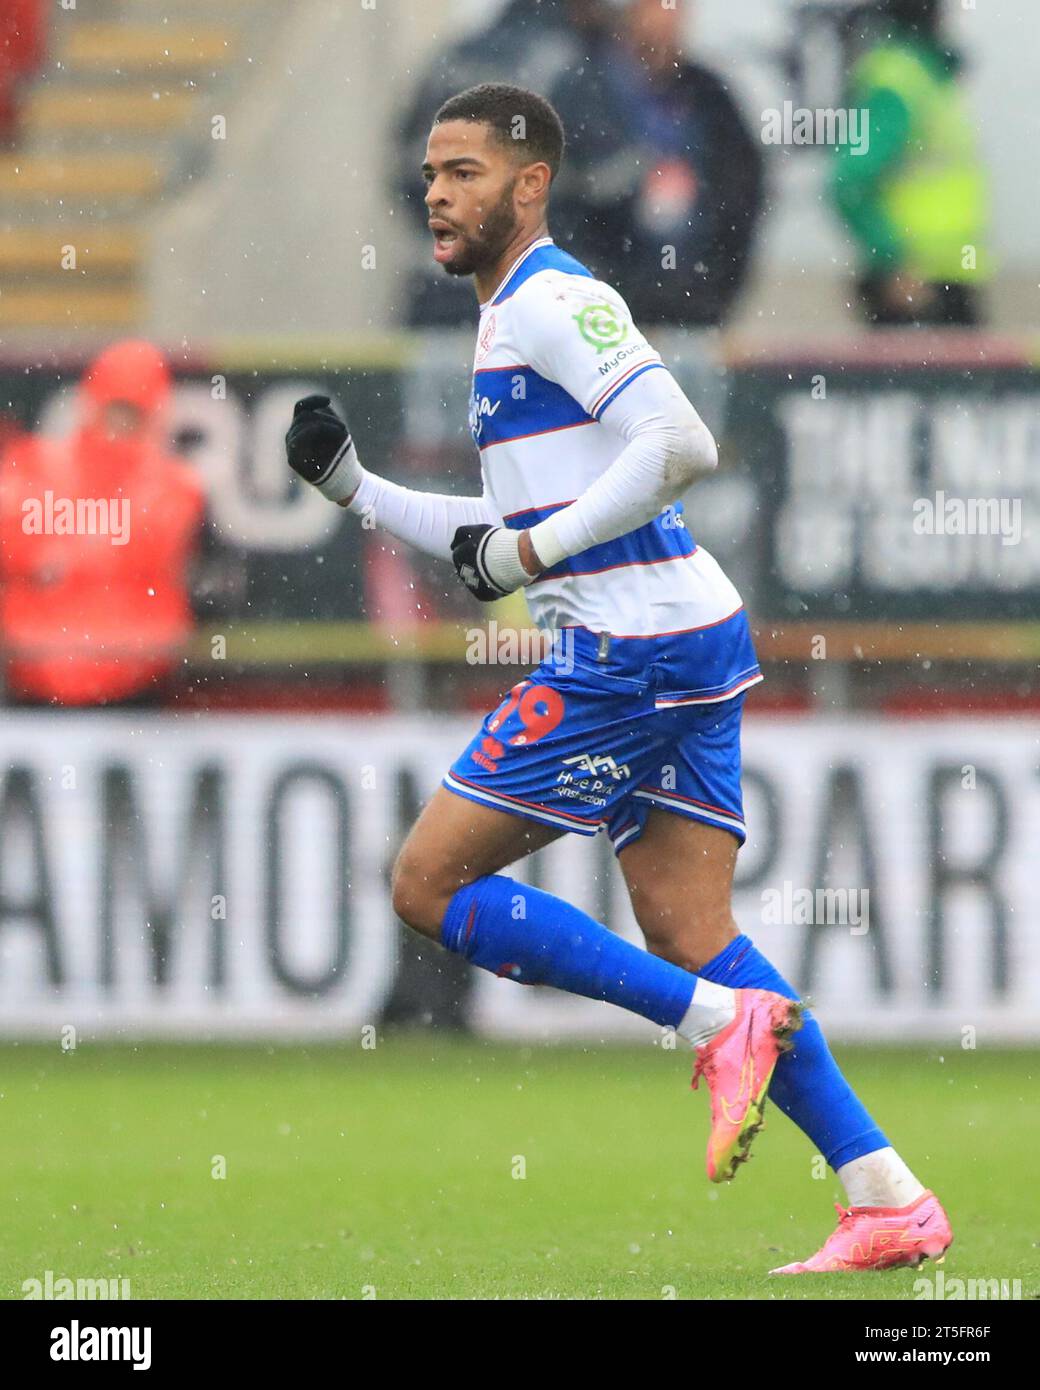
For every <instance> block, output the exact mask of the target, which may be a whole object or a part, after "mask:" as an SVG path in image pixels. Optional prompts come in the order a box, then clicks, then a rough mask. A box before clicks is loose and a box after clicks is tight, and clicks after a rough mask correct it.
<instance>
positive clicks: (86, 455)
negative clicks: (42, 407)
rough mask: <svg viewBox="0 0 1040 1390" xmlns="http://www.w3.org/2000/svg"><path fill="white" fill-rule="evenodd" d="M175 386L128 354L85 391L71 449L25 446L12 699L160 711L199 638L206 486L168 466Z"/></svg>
mask: <svg viewBox="0 0 1040 1390" xmlns="http://www.w3.org/2000/svg"><path fill="white" fill-rule="evenodd" d="M170 393H171V382H170V374H169V370H168V368H167V365H166V362H165V360H164V358H163V356H162V354H161V353H160V352H159V351H158V349H157V348H155V347H153V346H152V345H151V344H150V343H146V342H141V341H135V340H129V341H125V342H120V343H115V344H113V345H112V346H111V347H108V348H106V349H105V351H104V352H102V353H101V355H100V356H99V357H98V358H97V359H96V360H95V361H94V362H93V363H92V365H91V366H90V368H89V369H88V371H87V373H86V375H85V376H84V379H83V381H82V383H81V386H80V406H81V414H80V419H79V424H78V427H77V428H76V429H75V431H74V432H73V433H72V434H71V435H70V436H69V437H68V438H66V439H60V440H49V439H43V438H40V437H38V436H35V435H31V434H25V435H23V436H21V438H19V439H16V440H15V441H14V443H13V444H11V445H10V446H9V447H8V449H7V452H6V455H5V457H4V460H3V465H2V467H0V571H2V588H0V635H2V640H3V645H4V653H3V655H4V663H5V667H6V678H7V686H8V693H9V697H11V698H13V699H14V700H15V701H16V702H21V703H32V704H43V703H51V704H60V705H79V706H84V705H107V704H112V703H131V704H148V703H156V702H157V700H158V699H159V698H160V697H161V694H162V689H163V679H164V677H166V676H167V675H168V674H169V672H170V671H171V670H172V668H173V667H174V665H175V664H176V663H177V661H178V659H179V657H180V655H181V652H182V648H183V646H184V644H185V642H186V641H187V639H188V637H189V636H190V634H191V631H192V628H193V617H192V610H191V603H190V596H189V582H188V572H189V566H190V562H191V559H192V556H193V553H194V550H195V547H196V544H197V542H198V538H199V532H200V527H201V524H202V519H203V510H204V496H203V489H202V486H201V484H200V482H199V480H198V478H197V477H196V475H195V474H194V473H193V472H192V470H191V468H190V467H189V466H188V465H187V464H186V463H184V462H182V461H181V460H179V459H177V458H176V457H174V456H172V455H171V454H169V453H168V452H167V444H166V421H167V410H168V406H169V401H170Z"/></svg>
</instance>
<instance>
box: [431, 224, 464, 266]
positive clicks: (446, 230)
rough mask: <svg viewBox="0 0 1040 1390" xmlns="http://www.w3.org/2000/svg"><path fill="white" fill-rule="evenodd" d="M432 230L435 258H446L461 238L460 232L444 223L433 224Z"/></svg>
mask: <svg viewBox="0 0 1040 1390" xmlns="http://www.w3.org/2000/svg"><path fill="white" fill-rule="evenodd" d="M430 230H431V231H432V232H433V256H434V259H435V260H438V261H440V260H446V259H447V258H448V257H449V256H450V255H451V253H452V251H453V250H454V248H455V245H456V243H457V242H458V240H459V234H458V232H457V231H456V230H455V228H454V227H449V226H447V225H446V224H444V223H434V224H431V227H430Z"/></svg>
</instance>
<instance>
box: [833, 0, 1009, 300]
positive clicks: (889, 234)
mask: <svg viewBox="0 0 1040 1390" xmlns="http://www.w3.org/2000/svg"><path fill="white" fill-rule="evenodd" d="M874 9H875V12H876V14H877V15H878V16H880V18H881V19H882V21H884V27H883V29H882V31H881V33H880V35H879V36H878V37H877V38H876V40H875V41H874V42H873V43H872V44H871V45H870V46H869V47H868V48H867V49H866V50H865V51H864V52H862V54H861V56H860V57H859V58H858V59H857V60H856V61H855V62H854V63H853V65H852V68H851V70H850V73H849V81H848V89H847V92H846V97H845V105H846V106H847V107H848V108H849V109H850V110H851V109H859V110H865V111H866V112H867V113H868V115H867V117H866V118H865V119H866V120H867V129H868V131H869V141H868V142H864V143H865V144H866V148H863V146H862V144H861V145H860V146H858V147H857V146H856V145H854V144H853V143H852V142H846V143H844V144H839V145H837V146H836V147H835V152H834V163H833V168H832V185H831V186H832V193H833V197H834V200H835V202H836V204H837V207H838V210H839V212H840V214H841V216H842V218H843V219H844V221H845V224H846V226H847V227H848V230H849V232H850V233H851V235H852V236H853V238H854V239H855V241H856V244H857V246H858V248H859V252H860V257H861V265H860V280H859V291H860V295H861V297H862V302H863V306H864V309H865V312H866V316H867V319H868V321H869V322H870V323H872V324H950V325H971V324H976V323H978V322H979V318H980V305H979V295H978V287H979V286H980V285H981V284H982V283H983V282H984V281H985V280H986V278H987V277H988V274H989V270H990V263H989V256H988V253H987V248H986V245H985V242H986V236H987V231H986V223H987V214H988V204H989V197H988V191H987V186H986V177H985V171H984V169H983V166H982V163H981V160H980V158H979V155H978V152H977V147H976V144H977V142H976V138H975V130H974V126H973V123H972V120H971V117H970V115H969V113H968V107H967V103H966V101H965V98H964V93H963V89H962V86H961V83H960V81H959V77H960V68H961V60H960V56H959V55H958V54H956V53H955V52H953V51H952V50H951V49H950V48H949V46H948V45H947V44H946V42H945V40H944V35H943V33H942V28H941V23H942V0H879V3H878V4H877V5H876V6H875V7H874Z"/></svg>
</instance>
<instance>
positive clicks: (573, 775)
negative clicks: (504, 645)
mask: <svg viewBox="0 0 1040 1390" xmlns="http://www.w3.org/2000/svg"><path fill="white" fill-rule="evenodd" d="M723 626H724V628H725V630H723V631H719V628H722V627H723ZM713 628H714V631H712V632H711V633H710V634H708V633H706V630H705V629H700V630H695V631H693V632H683V633H673V634H668V635H666V636H661V637H610V638H609V639H606V638H604V637H603V636H601V635H600V634H597V633H593V632H590V631H589V630H588V629H586V628H568V629H565V630H564V634H565V640H564V641H562V642H561V641H560V640H559V638H560V634H557V639H558V640H557V644H556V646H554V649H553V652H552V654H551V655H550V656H549V657H548V658H547V660H545V661H543V662H542V664H541V665H540V666H539V667H538V668H537V669H536V670H535V671H533V672H532V673H531V675H530V676H528V677H527V678H526V679H524V680H522V681H520V682H519V683H518V684H517V685H515V686H513V688H512V689H511V690H510V691H509V694H508V695H507V697H506V698H505V699H504V700H503V701H502V703H501V704H500V705H499V706H498V708H497V709H496V710H494V711H492V713H491V714H489V715H488V716H487V717H486V718H485V720H484V722H483V723H482V725H481V727H480V731H479V732H478V733H477V734H476V735H475V737H474V738H473V739H472V740H471V741H470V743H469V744H468V746H467V747H466V748H465V750H464V751H463V752H462V754H461V755H460V756H459V757H458V758H456V760H455V762H454V763H453V764H452V766H451V769H450V771H449V772H448V773H447V775H446V776H445V778H444V781H443V785H444V786H445V787H447V788H448V790H449V791H453V792H455V793H456V795H458V796H462V797H467V798H468V799H469V800H471V801H477V802H480V803H481V804H482V805H486V806H491V807H494V808H496V809H498V810H501V811H507V812H511V813H512V814H514V815H517V816H523V817H526V818H528V819H530V820H535V821H539V822H541V823H542V824H545V825H550V826H556V827H558V828H559V829H560V830H571V831H574V832H576V833H577V834H579V835H595V834H596V833H597V832H598V831H599V830H600V829H602V828H604V827H605V828H606V830H607V833H608V834H609V836H610V838H611V841H612V842H613V845H614V850H615V853H616V852H618V851H619V850H620V849H622V848H623V847H624V846H625V845H627V844H630V843H631V842H632V841H633V840H635V839H638V837H639V836H640V835H641V834H642V833H643V830H644V828H645V825H646V820H647V815H648V814H649V811H650V808H651V807H652V806H656V807H658V808H659V809H660V810H662V811H671V812H673V813H674V814H676V815H680V816H686V817H687V818H688V819H690V820H696V821H702V822H704V823H705V824H707V825H717V826H721V827H722V828H723V829H725V830H728V831H730V833H731V834H733V835H735V836H736V837H737V839H738V840H739V841H740V843H741V844H743V842H744V839H745V838H746V831H745V828H744V809H743V802H742V799H741V794H740V717H741V713H742V710H743V705H744V695H745V692H746V691H747V690H748V689H749V687H750V686H752V685H755V684H756V683H757V682H758V681H760V680H761V679H762V674H761V671H760V670H759V667H758V663H757V662H756V660H755V655H754V648H753V646H752V644H751V636H750V632H749V630H748V626H747V618H746V616H745V614H744V612H743V610H742V609H741V610H739V611H738V613H736V614H734V615H731V617H730V618H729V619H726V620H725V621H724V625H723V624H716V625H713Z"/></svg>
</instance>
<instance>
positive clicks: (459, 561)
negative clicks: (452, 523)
mask: <svg viewBox="0 0 1040 1390" xmlns="http://www.w3.org/2000/svg"><path fill="white" fill-rule="evenodd" d="M526 534H527V533H526V532H525V531H510V530H509V529H508V527H505V526H487V525H483V526H460V527H459V528H458V530H457V531H456V532H455V535H454V536H453V537H452V542H451V558H452V560H453V562H454V564H455V569H456V572H457V573H458V576H459V578H460V579H461V580H462V582H463V584H465V586H466V588H467V589H468V590H469V591H470V593H471V594H474V595H475V596H476V597H477V598H478V599H480V601H481V603H494V601H495V600H496V599H500V598H505V596H506V594H511V593H513V591H514V590H516V589H521V588H523V586H524V585H525V584H530V582H531V580H532V579H534V578H535V575H534V574H532V573H531V572H530V571H529V570H527V569H525V568H524V565H523V562H522V561H521V559H520V540H521V537H522V536H525V535H526Z"/></svg>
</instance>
